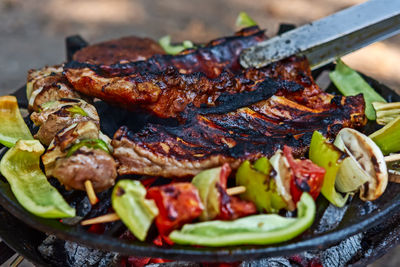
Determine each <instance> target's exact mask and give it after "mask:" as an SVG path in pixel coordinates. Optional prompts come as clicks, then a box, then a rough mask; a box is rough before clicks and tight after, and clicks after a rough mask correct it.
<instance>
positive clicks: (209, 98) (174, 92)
mask: <svg viewBox="0 0 400 267" xmlns="http://www.w3.org/2000/svg"><path fill="white" fill-rule="evenodd" d="M66 76H67V78H68V80H69V81H70V82H71V84H72V85H73V86H74V88H75V89H76V90H78V91H80V92H82V93H85V94H88V95H91V96H95V97H98V98H101V99H103V100H106V101H108V102H110V103H114V104H115V103H116V104H119V105H120V106H122V107H125V108H128V109H135V108H141V109H144V110H149V111H151V112H152V113H154V114H155V115H157V116H159V117H162V118H168V117H178V118H179V117H180V116H181V114H180V113H181V112H182V111H183V110H184V109H185V108H186V106H187V105H188V104H189V103H190V104H193V105H194V106H196V107H200V106H201V105H202V104H206V105H209V106H214V105H216V104H217V105H218V104H219V105H220V103H218V102H219V101H217V99H219V97H220V96H221V95H222V94H225V95H226V94H232V95H233V94H237V93H242V92H246V91H254V90H257V88H259V85H260V83H262V82H263V80H264V79H265V78H266V77H272V78H279V79H284V80H289V81H295V82H296V83H298V84H300V85H302V86H303V87H305V90H304V91H302V92H301V93H300V94H293V95H291V97H292V98H296V101H298V102H299V103H303V104H305V105H310V106H312V107H315V106H320V105H321V104H323V103H326V99H324V97H323V96H324V93H322V92H321V90H319V88H318V87H317V86H316V84H315V83H314V81H313V79H312V77H311V74H310V69H309V66H308V62H307V60H306V59H305V58H301V57H291V58H288V59H286V60H284V61H281V62H279V63H276V64H272V65H270V66H268V67H266V68H262V69H258V70H257V69H247V70H243V71H242V73H240V74H237V75H235V74H233V73H232V72H228V71H225V72H223V73H221V74H220V75H219V76H218V77H217V78H209V77H207V76H206V75H204V74H203V73H199V72H195V73H190V74H181V73H179V72H178V71H177V70H176V69H173V68H172V69H168V70H167V71H165V72H157V73H143V74H142V73H134V74H131V75H129V76H118V77H104V76H101V75H98V74H97V73H96V72H95V71H94V70H92V69H90V68H82V69H79V68H67V70H66ZM315 96H316V97H315ZM312 97H314V99H315V102H313V101H312V100H311V98H312ZM260 100H261V99H260Z"/></svg>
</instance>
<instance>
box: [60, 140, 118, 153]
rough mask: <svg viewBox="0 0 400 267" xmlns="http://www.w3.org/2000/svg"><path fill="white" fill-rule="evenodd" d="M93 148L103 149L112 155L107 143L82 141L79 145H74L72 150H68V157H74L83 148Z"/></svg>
mask: <svg viewBox="0 0 400 267" xmlns="http://www.w3.org/2000/svg"><path fill="white" fill-rule="evenodd" d="M83 146H85V147H87V148H93V149H101V150H104V151H105V152H107V153H110V150H108V146H107V144H106V142H104V141H103V140H101V139H85V140H81V141H80V142H79V143H76V144H74V145H73V146H72V147H71V148H70V149H68V152H67V157H70V156H72V155H73V154H74V153H75V152H76V151H77V150H78V149H80V148H81V147H83Z"/></svg>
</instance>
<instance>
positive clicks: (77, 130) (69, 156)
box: [42, 121, 117, 192]
mask: <svg viewBox="0 0 400 267" xmlns="http://www.w3.org/2000/svg"><path fill="white" fill-rule="evenodd" d="M109 141H110V140H109V139H108V138H107V137H106V136H104V135H103V134H102V133H101V132H100V131H99V129H98V127H97V125H96V124H95V123H94V122H93V121H85V122H79V123H78V124H73V125H72V126H70V127H67V128H66V129H64V130H63V131H61V132H60V133H58V134H57V135H56V136H55V137H54V140H53V141H52V143H51V144H50V146H49V148H48V150H47V152H46V153H45V154H44V155H43V156H42V161H43V165H44V167H45V172H46V175H47V176H48V177H51V176H52V177H55V178H57V179H58V180H59V181H60V183H62V184H64V186H65V187H66V188H67V189H76V190H85V185H84V184H85V182H86V181H91V183H92V185H93V188H94V190H95V191H96V192H101V191H104V190H106V189H108V188H110V187H111V186H113V185H114V182H115V179H116V177H117V171H116V167H117V164H116V162H115V161H114V159H113V157H112V156H111V155H110V147H109Z"/></svg>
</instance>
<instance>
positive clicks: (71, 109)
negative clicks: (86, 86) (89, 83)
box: [67, 105, 88, 117]
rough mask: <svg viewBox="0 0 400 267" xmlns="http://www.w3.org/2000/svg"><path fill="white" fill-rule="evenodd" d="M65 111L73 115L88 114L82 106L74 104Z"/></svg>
mask: <svg viewBox="0 0 400 267" xmlns="http://www.w3.org/2000/svg"><path fill="white" fill-rule="evenodd" d="M67 111H68V112H70V113H72V114H74V115H81V116H84V117H87V116H88V114H87V113H86V111H84V110H83V108H81V107H80V106H78V105H74V106H72V107H69V108H67Z"/></svg>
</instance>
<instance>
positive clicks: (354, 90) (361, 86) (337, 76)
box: [329, 59, 386, 120]
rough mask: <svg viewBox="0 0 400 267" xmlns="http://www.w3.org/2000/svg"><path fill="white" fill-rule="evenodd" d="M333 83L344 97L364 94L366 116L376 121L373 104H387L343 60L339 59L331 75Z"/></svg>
mask: <svg viewBox="0 0 400 267" xmlns="http://www.w3.org/2000/svg"><path fill="white" fill-rule="evenodd" d="M329 77H330V78H331V80H332V82H333V83H334V84H335V86H336V87H337V88H338V90H339V91H340V92H341V93H342V94H343V95H344V96H354V95H358V94H363V96H364V100H365V115H366V116H367V118H368V119H369V120H375V119H376V114H375V110H374V107H373V106H372V102H386V100H385V99H384V98H383V97H382V96H380V95H379V94H378V93H377V92H376V91H375V90H374V89H373V88H372V87H371V86H370V85H369V84H368V83H367V82H366V81H365V80H364V79H363V78H362V77H361V75H360V74H358V73H357V72H356V71H355V70H353V69H351V68H350V67H348V66H347V65H346V64H344V63H343V61H342V60H341V59H337V62H336V67H335V70H334V71H332V72H330V73H329Z"/></svg>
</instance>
